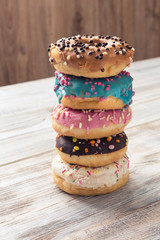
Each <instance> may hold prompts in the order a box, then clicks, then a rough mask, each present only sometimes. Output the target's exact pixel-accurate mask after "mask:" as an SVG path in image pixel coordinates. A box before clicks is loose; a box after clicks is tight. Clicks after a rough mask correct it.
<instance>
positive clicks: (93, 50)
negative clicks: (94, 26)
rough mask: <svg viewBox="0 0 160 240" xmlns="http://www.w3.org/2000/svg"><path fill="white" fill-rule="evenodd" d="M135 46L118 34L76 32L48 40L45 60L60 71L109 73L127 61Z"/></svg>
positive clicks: (91, 75)
mask: <svg viewBox="0 0 160 240" xmlns="http://www.w3.org/2000/svg"><path fill="white" fill-rule="evenodd" d="M134 51H135V49H134V48H132V47H130V46H129V45H128V44H127V42H126V41H122V39H120V38H118V37H110V36H102V35H101V36H93V34H92V35H91V36H88V35H82V36H80V35H78V36H74V37H69V38H62V39H59V40H58V41H57V42H56V43H54V44H50V45H49V49H48V53H49V61H50V62H51V64H53V65H54V67H55V68H56V69H57V70H58V71H60V72H63V73H66V74H72V75H75V76H83V77H88V78H97V77H110V76H115V75H117V74H118V73H120V72H121V71H122V70H123V69H125V68H126V67H127V66H129V65H130V63H131V62H132V58H133V55H134Z"/></svg>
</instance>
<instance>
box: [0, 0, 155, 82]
mask: <svg viewBox="0 0 160 240" xmlns="http://www.w3.org/2000/svg"><path fill="white" fill-rule="evenodd" d="M83 33H89V34H90V33H95V34H110V35H117V36H119V37H121V38H123V39H125V40H127V41H128V42H129V43H130V44H131V45H133V46H134V47H135V48H136V55H135V60H140V59H146V58H152V57H158V56H160V0H0V85H6V84H12V83H18V82H25V81H29V80H34V79H40V78H45V77H49V76H52V75H53V74H54V70H53V68H52V67H51V66H50V64H49V62H48V55H47V48H48V45H49V43H51V42H54V41H55V40H57V39H58V38H61V37H64V36H66V37H67V36H71V35H74V34H83Z"/></svg>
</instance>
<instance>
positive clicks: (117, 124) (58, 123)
mask: <svg viewBox="0 0 160 240" xmlns="http://www.w3.org/2000/svg"><path fill="white" fill-rule="evenodd" d="M51 116H52V126H53V128H54V130H55V131H56V132H58V133H60V134H62V135H65V136H72V137H76V138H82V139H91V138H103V137H108V136H110V135H114V134H118V133H121V132H122V131H123V130H124V128H125V127H126V125H127V124H128V123H129V121H130V120H131V118H132V111H131V108H126V109H116V110H75V109H72V108H68V107H63V105H62V104H58V105H57V106H56V107H55V108H54V110H53V113H52V114H51Z"/></svg>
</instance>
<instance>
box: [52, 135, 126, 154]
mask: <svg viewBox="0 0 160 240" xmlns="http://www.w3.org/2000/svg"><path fill="white" fill-rule="evenodd" d="M127 143H128V139H127V136H126V134H125V133H124V132H121V133H119V134H117V135H112V136H110V137H105V138H100V139H89V140H86V139H77V138H73V137H67V136H63V135H58V136H57V138H56V147H57V148H58V150H59V151H62V152H63V153H66V154H69V155H70V156H72V155H76V156H82V155H92V154H107V153H112V152H115V151H118V150H120V149H122V148H124V147H125V146H126V145H127Z"/></svg>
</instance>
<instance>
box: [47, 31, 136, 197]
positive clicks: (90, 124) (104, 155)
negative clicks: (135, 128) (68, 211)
mask: <svg viewBox="0 0 160 240" xmlns="http://www.w3.org/2000/svg"><path fill="white" fill-rule="evenodd" d="M48 53H49V61H50V62H51V64H53V66H54V67H55V68H56V72H55V85H54V91H55V93H56V95H57V98H58V100H59V104H58V105H57V106H56V107H55V108H54V110H53V113H52V126H53V128H54V129H55V131H57V133H58V135H57V138H56V151H57V153H58V154H57V155H56V157H55V158H54V160H53V163H52V169H53V178H54V181H55V183H56V184H57V185H58V187H59V188H61V189H62V190H64V191H66V192H68V193H70V194H78V195H99V194H105V193H109V192H112V191H114V190H116V189H118V188H120V187H122V186H123V185H124V184H125V183H126V182H127V180H128V178H129V159H128V156H127V154H126V152H127V144H128V139H127V136H126V134H125V132H124V131H123V130H124V128H125V126H126V125H127V124H128V123H129V122H130V120H131V118H132V110H131V108H130V104H131V103H132V96H133V95H134V92H133V91H132V80H133V79H132V77H131V76H130V74H129V72H126V71H124V69H125V68H126V67H127V66H129V65H130V63H131V62H132V58H133V55H134V48H132V47H130V46H129V45H128V44H127V42H126V41H123V40H122V39H120V38H118V37H111V36H102V35H101V36H94V34H91V35H77V36H74V37H68V38H62V39H60V40H58V41H57V42H56V43H54V44H51V45H50V46H49V49H48Z"/></svg>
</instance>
